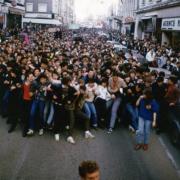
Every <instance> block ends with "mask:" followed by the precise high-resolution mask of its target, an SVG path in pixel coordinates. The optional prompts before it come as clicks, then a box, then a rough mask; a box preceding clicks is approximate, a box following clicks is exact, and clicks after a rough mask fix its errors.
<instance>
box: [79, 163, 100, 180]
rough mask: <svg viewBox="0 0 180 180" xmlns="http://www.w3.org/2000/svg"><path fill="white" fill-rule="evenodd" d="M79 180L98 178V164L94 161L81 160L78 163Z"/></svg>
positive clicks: (95, 179) (97, 179) (96, 179)
mask: <svg viewBox="0 0 180 180" xmlns="http://www.w3.org/2000/svg"><path fill="white" fill-rule="evenodd" d="M79 175H80V178H81V180H100V170H99V166H98V164H97V163H96V162H95V161H83V162H82V163H81V164H80V165H79Z"/></svg>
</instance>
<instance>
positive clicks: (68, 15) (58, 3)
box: [23, 0, 74, 26]
mask: <svg viewBox="0 0 180 180" xmlns="http://www.w3.org/2000/svg"><path fill="white" fill-rule="evenodd" d="M73 21H74V0H26V13H25V16H24V18H23V23H34V24H44V25H47V24H51V25H56V26H60V25H68V24H70V23H73Z"/></svg>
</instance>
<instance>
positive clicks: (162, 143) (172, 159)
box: [158, 137, 180, 178]
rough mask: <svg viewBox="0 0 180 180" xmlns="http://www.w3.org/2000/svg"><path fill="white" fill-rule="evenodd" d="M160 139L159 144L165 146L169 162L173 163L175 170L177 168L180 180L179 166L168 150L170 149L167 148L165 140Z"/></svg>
mask: <svg viewBox="0 0 180 180" xmlns="http://www.w3.org/2000/svg"><path fill="white" fill-rule="evenodd" d="M158 139H159V142H160V143H161V145H162V146H163V148H164V150H165V152H166V154H167V156H168V158H169V160H170V161H171V163H172V165H173V166H174V168H175V170H176V172H177V174H178V176H179V178H180V168H179V167H178V165H177V163H176V161H175V159H174V157H173V156H172V154H171V153H170V151H169V150H168V148H167V146H166V145H165V143H164V141H163V139H162V138H161V137H158Z"/></svg>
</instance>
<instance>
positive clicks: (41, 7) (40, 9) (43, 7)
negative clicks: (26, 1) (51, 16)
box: [38, 3, 47, 12]
mask: <svg viewBox="0 0 180 180" xmlns="http://www.w3.org/2000/svg"><path fill="white" fill-rule="evenodd" d="M38 12H47V4H46V3H39V4H38Z"/></svg>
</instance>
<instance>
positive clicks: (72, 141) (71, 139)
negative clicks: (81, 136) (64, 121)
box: [67, 136, 75, 144]
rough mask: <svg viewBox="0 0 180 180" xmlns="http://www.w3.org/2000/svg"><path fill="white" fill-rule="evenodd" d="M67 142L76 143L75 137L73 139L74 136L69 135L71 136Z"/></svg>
mask: <svg viewBox="0 0 180 180" xmlns="http://www.w3.org/2000/svg"><path fill="white" fill-rule="evenodd" d="M67 142H69V143H71V144H75V141H74V139H73V137H72V136H69V137H68V138H67Z"/></svg>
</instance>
